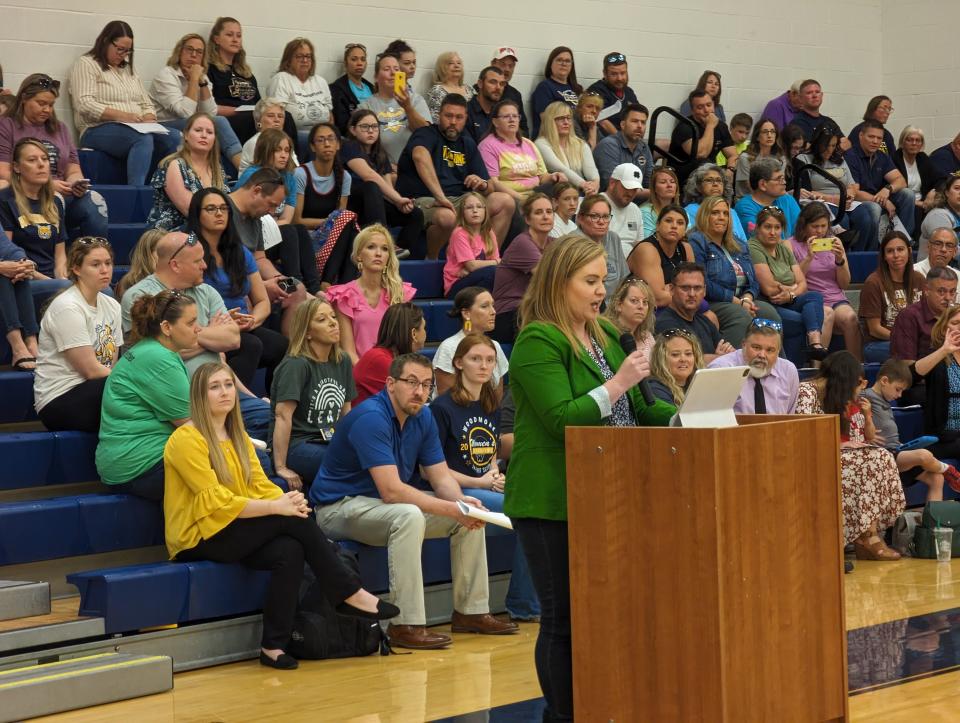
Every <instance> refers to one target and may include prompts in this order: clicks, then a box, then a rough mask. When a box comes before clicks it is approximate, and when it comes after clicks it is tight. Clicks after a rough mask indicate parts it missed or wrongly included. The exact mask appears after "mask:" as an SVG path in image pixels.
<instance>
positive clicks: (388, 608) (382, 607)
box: [336, 600, 400, 620]
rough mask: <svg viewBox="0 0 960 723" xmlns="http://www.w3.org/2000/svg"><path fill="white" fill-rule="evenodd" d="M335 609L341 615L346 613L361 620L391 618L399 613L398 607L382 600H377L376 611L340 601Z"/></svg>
mask: <svg viewBox="0 0 960 723" xmlns="http://www.w3.org/2000/svg"><path fill="white" fill-rule="evenodd" d="M336 610H337V612H338V613H340V614H341V615H347V616H348V617H351V618H360V619H362V620H392V619H393V618H395V617H397V615H399V614H400V608H398V607H397V606H396V605H391V604H390V603H388V602H385V601H384V600H378V601H377V612H375V613H371V612H367V611H366V610H361V609H360V608H355V607H354V606H353V605H350V604H349V603H346V602H342V603H340V604H339V605H337V607H336Z"/></svg>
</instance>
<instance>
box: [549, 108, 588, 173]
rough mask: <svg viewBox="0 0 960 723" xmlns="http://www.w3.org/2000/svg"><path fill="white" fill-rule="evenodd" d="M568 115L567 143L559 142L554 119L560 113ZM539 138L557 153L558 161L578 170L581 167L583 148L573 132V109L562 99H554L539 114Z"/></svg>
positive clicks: (582, 143) (583, 144) (560, 114)
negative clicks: (564, 144)
mask: <svg viewBox="0 0 960 723" xmlns="http://www.w3.org/2000/svg"><path fill="white" fill-rule="evenodd" d="M564 114H565V115H567V116H569V117H570V135H569V136H568V137H567V145H566V147H564V146H563V145H561V144H560V134H559V133H558V132H557V124H556V119H557V118H559V117H560V116H562V115H564ZM539 137H540V138H543V139H544V140H546V142H547V143H548V144H549V146H550V148H551V149H553V152H554V153H556V154H557V158H559V159H560V162H561V163H562V164H563V165H565V166H569V167H570V168H572V169H573V170H574V171H579V170H580V169H582V168H583V148H584V146H586V145H587V144H586V143H584V142H583V141H582V140H581V139H580V138H579V137H578V136H577V134H576V133H574V132H573V110H572V109H571V108H570V106H569V105H568V104H567V103H564V102H563V101H559V100H557V101H554V102H553V103H551V104H550V105H548V106H547V107H546V108H544V109H543V113H541V114H540V136H539Z"/></svg>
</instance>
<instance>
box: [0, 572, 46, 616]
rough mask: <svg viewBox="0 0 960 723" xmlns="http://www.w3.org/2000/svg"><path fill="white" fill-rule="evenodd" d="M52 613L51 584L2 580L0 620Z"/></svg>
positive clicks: (0, 588) (0, 581)
mask: <svg viewBox="0 0 960 723" xmlns="http://www.w3.org/2000/svg"><path fill="white" fill-rule="evenodd" d="M49 612H50V583H47V582H24V581H22V580H0V620H15V619H17V618H27V617H31V616H33V615H47V614H49Z"/></svg>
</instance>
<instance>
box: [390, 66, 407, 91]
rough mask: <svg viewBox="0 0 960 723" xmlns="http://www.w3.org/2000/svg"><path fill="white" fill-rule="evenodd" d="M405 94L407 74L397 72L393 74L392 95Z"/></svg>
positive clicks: (400, 71)
mask: <svg viewBox="0 0 960 723" xmlns="http://www.w3.org/2000/svg"><path fill="white" fill-rule="evenodd" d="M406 92H407V74H406V73H405V72H403V71H402V70H398V71H397V72H396V73H394V74H393V94H394V95H405V94H406Z"/></svg>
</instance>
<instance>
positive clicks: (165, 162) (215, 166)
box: [157, 111, 224, 188]
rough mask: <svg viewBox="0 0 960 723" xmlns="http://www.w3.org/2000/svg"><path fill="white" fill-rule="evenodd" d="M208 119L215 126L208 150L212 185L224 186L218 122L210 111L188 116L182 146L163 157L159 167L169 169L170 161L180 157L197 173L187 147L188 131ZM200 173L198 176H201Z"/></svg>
mask: <svg viewBox="0 0 960 723" xmlns="http://www.w3.org/2000/svg"><path fill="white" fill-rule="evenodd" d="M204 118H205V119H206V120H208V121H210V127H211V128H213V131H214V136H213V145H211V146H210V150H209V151H207V163H208V164H209V165H210V185H211V186H214V187H216V188H223V185H224V181H223V167H222V166H221V165H220V141H218V140H217V136H216V130H217V124H216V123H215V122H214V120H213V116H212V115H210V114H209V113H204V112H203V111H200V112H197V113H194V114H193V115H192V116H190V117H189V118H187V122H186V125H184V126H183V143H181V144H180V148H178V149H177V152H176V153H171V154H170V155H169V156H167V157H166V158H163V159H161V161H160V162H159V163H158V164H157V167H158V168H163V169H168V168H169V167H170V163H171V162H173V161H175V160H177V159H179V160H181V161H183V162H184V163H186V164H187V166H189V168H190V169H191V170H193V171H194V173H196V171H197V169H196V168H194V167H193V164H192V163H190V149H189V148H187V133H189V132H190V129H191V128H193V127H194V126H195V125H196V124H197V122H199V121H201V120H203V119H204ZM199 175H200V174H199V173H198V174H197V177H198V178H199Z"/></svg>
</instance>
